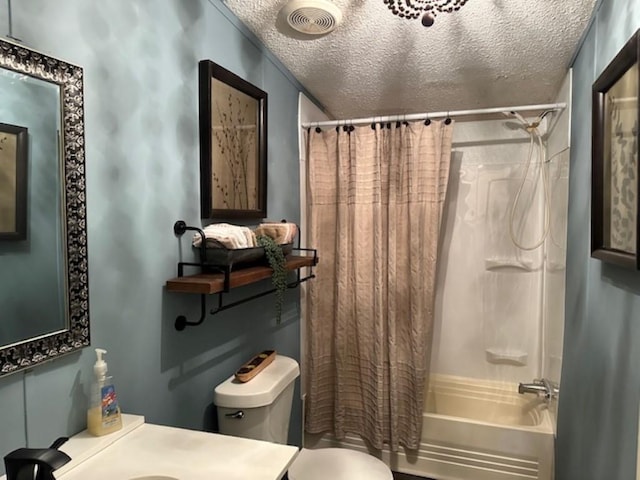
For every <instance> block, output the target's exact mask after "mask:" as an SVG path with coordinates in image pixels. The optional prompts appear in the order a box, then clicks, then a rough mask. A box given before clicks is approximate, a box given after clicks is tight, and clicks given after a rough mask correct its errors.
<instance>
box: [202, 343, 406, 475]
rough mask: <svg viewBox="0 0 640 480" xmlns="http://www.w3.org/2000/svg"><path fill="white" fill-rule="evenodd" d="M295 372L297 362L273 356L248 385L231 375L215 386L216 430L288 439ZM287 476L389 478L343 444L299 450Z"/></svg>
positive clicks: (385, 469)
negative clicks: (343, 446) (333, 446)
mask: <svg viewBox="0 0 640 480" xmlns="http://www.w3.org/2000/svg"><path fill="white" fill-rule="evenodd" d="M299 375H300V368H299V366H298V363H297V362H296V361H295V360H294V359H292V358H289V357H285V356H282V355H276V358H275V359H274V360H273V362H271V364H270V365H269V366H267V367H266V368H265V369H264V370H263V371H262V372H260V373H259V374H257V375H256V376H255V377H254V378H253V379H251V380H250V381H248V382H247V383H241V382H239V381H238V380H236V379H235V377H234V376H231V377H229V378H228V379H227V380H225V381H224V382H222V383H221V384H220V385H218V386H217V387H216V388H215V392H214V403H215V405H216V406H217V409H218V424H219V426H220V433H223V434H226V435H234V436H237V437H245V438H253V439H256V440H266V441H269V442H274V443H282V444H286V443H287V435H288V432H289V417H290V416H291V405H292V401H293V387H294V384H295V380H296V378H298V376H299ZM287 475H288V478H289V480H326V479H331V480H360V479H361V480H393V475H392V474H391V470H390V469H389V467H387V466H386V465H385V464H384V463H383V462H382V461H381V460H379V459H377V458H375V457H373V456H371V455H368V454H366V453H362V452H356V451H354V450H348V449H344V448H320V449H314V450H310V449H306V448H303V449H302V450H301V451H300V453H299V454H298V456H297V457H296V459H295V460H294V462H293V463H292V464H291V466H290V467H289V471H288V473H287Z"/></svg>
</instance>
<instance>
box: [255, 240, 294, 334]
mask: <svg viewBox="0 0 640 480" xmlns="http://www.w3.org/2000/svg"><path fill="white" fill-rule="evenodd" d="M257 240H258V245H259V246H261V247H262V248H264V253H265V256H266V257H267V261H268V262H269V266H270V267H271V269H272V270H273V273H272V274H271V281H272V283H273V286H274V287H275V289H276V323H280V318H281V317H282V304H283V303H284V292H285V291H286V290H287V269H286V268H285V264H286V260H285V258H284V252H283V251H282V247H281V246H280V245H278V244H277V243H276V242H275V240H274V239H273V238H271V237H269V236H267V235H258V237H257Z"/></svg>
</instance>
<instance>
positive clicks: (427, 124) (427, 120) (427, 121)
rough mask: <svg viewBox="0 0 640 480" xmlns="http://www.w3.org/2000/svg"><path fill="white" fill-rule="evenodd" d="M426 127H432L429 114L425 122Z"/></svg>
mask: <svg viewBox="0 0 640 480" xmlns="http://www.w3.org/2000/svg"><path fill="white" fill-rule="evenodd" d="M424 125H425V127H428V126H429V125H431V119H430V118H429V114H428V113H427V118H426V119H425V120H424Z"/></svg>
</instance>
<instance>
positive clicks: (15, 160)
mask: <svg viewBox="0 0 640 480" xmlns="http://www.w3.org/2000/svg"><path fill="white" fill-rule="evenodd" d="M27 144H28V130H27V128H25V127H19V126H16V125H9V124H6V123H0V240H25V239H26V238H27Z"/></svg>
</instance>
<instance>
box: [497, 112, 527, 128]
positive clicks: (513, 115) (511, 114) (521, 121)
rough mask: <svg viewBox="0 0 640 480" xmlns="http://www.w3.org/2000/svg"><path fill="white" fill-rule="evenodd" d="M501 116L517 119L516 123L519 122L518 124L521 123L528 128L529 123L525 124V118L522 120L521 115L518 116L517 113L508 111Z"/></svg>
mask: <svg viewBox="0 0 640 480" xmlns="http://www.w3.org/2000/svg"><path fill="white" fill-rule="evenodd" d="M502 114H503V115H504V116H506V117H514V118H517V119H518V121H519V122H520V123H522V125H524V126H525V127H528V126H529V122H527V121H526V120H525V118H524V117H523V116H522V115H520V114H519V113H518V112H514V111H513V110H511V111H509V112H502Z"/></svg>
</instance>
